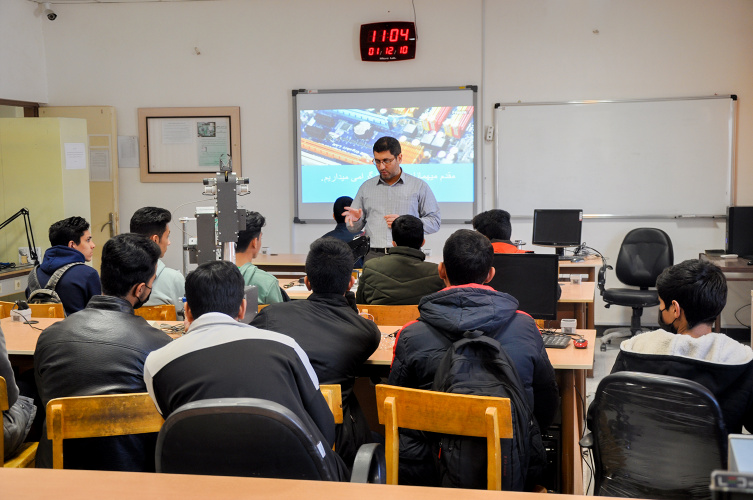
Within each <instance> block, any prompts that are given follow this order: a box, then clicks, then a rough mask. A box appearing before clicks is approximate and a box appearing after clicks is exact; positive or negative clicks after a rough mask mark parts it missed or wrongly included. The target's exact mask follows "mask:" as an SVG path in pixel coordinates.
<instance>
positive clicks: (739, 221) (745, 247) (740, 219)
mask: <svg viewBox="0 0 753 500" xmlns="http://www.w3.org/2000/svg"><path fill="white" fill-rule="evenodd" d="M725 250H726V252H727V253H736V254H737V255H739V256H740V257H743V258H751V259H753V207H728V208H727V246H726V249H725Z"/></svg>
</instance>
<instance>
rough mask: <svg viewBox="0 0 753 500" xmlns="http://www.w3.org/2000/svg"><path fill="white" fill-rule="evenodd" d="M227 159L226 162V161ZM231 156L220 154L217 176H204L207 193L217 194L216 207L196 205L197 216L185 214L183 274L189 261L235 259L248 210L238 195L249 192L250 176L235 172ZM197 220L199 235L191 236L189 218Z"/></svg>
mask: <svg viewBox="0 0 753 500" xmlns="http://www.w3.org/2000/svg"><path fill="white" fill-rule="evenodd" d="M224 159H226V160H227V161H223V160H224ZM232 170H233V167H232V159H231V158H230V157H229V156H227V155H222V156H221V157H220V171H219V172H217V174H216V175H215V177H214V178H206V179H204V192H203V193H202V194H204V195H205V196H214V198H215V206H214V207H197V208H196V218H195V219H193V218H190V217H183V218H181V219H180V222H181V224H183V274H184V275H185V274H187V273H188V264H189V263H191V264H204V263H205V262H211V261H214V260H227V261H229V262H235V243H236V242H237V241H238V232H239V231H242V230H244V229H246V210H245V209H243V208H238V196H245V195H247V194H249V189H248V188H249V185H248V178H247V177H238V176H236V174H235V173H233V171H232ZM191 220H195V221H196V238H189V237H188V232H187V231H186V224H187V223H188V221H191Z"/></svg>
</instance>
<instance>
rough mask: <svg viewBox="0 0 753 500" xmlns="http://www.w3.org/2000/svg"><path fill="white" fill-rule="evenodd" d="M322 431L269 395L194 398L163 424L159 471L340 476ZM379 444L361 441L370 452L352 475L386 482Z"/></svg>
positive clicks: (328, 478) (354, 478)
mask: <svg viewBox="0 0 753 500" xmlns="http://www.w3.org/2000/svg"><path fill="white" fill-rule="evenodd" d="M318 436H319V434H318V432H312V430H311V429H310V428H309V426H308V425H307V424H306V423H304V422H303V420H301V419H300V418H299V417H298V416H297V415H296V414H294V413H293V412H291V411H290V410H288V409H287V408H285V407H284V406H282V405H280V404H278V403H275V402H272V401H268V400H265V399H256V398H221V399H207V400H202V401H194V402H191V403H188V404H185V405H183V406H181V407H180V408H178V409H177V410H176V411H174V412H173V413H172V414H171V415H170V416H169V417H168V418H167V420H166V421H165V425H164V426H163V427H162V429H161V430H160V433H159V437H158V438H157V451H156V455H155V461H156V466H157V472H164V473H175V474H210V475H219V476H245V477H266V478H278V479H306V480H322V481H338V480H339V479H340V474H339V473H338V464H337V461H338V460H339V459H338V458H337V457H336V456H335V454H334V452H333V451H332V450H331V449H330V448H329V447H328V446H326V445H325V444H324V443H323V442H322V440H321V439H320V438H319V437H318ZM380 446H381V445H364V446H362V447H361V450H359V454H361V453H362V452H363V453H364V454H367V455H369V458H368V459H363V457H357V458H356V464H354V470H353V473H352V479H351V480H352V481H357V480H358V479H359V478H370V479H371V481H369V482H384V481H383V477H384V475H385V474H384V465H383V464H384V453H383V451H382V452H381V460H380V459H379V456H380V452H379V448H380ZM365 447H366V448H365ZM372 457H373V458H374V460H373V461H372ZM359 458H361V461H359ZM359 467H361V468H365V471H363V470H356V469H359ZM369 471H371V473H372V474H371V475H370V474H369Z"/></svg>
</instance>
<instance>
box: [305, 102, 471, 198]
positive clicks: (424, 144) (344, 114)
mask: <svg viewBox="0 0 753 500" xmlns="http://www.w3.org/2000/svg"><path fill="white" fill-rule="evenodd" d="M473 112H474V108H473V106H436V107H411V108H383V109H316V110H299V113H300V116H299V119H300V122H299V123H300V137H301V157H300V162H301V163H300V164H301V174H302V175H301V195H302V198H303V199H302V201H303V202H304V203H327V202H330V203H331V201H332V200H333V199H335V198H337V197H338V196H343V195H349V196H354V195H355V193H356V191H357V190H358V187H359V186H360V185H361V183H362V182H363V181H364V180H366V179H368V178H371V177H374V176H375V175H377V171H376V167H374V165H373V164H372V163H371V160H372V158H373V153H372V146H373V145H374V142H375V141H376V140H377V139H378V138H379V137H382V136H385V135H389V136H392V137H395V138H397V139H398V140H399V141H400V144H401V147H402V152H403V162H402V167H403V170H405V171H406V172H408V173H410V174H412V175H416V176H418V177H420V178H422V179H423V180H425V181H426V182H427V183H428V184H429V186H430V187H431V188H432V191H433V192H434V194H435V196H436V197H437V200H438V201H440V202H470V201H473V164H474V120H473Z"/></svg>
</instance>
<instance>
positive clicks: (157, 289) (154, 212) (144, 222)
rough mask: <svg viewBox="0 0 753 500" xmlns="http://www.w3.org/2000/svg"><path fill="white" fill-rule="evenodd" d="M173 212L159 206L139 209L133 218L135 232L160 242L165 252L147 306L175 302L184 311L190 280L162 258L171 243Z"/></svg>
mask: <svg viewBox="0 0 753 500" xmlns="http://www.w3.org/2000/svg"><path fill="white" fill-rule="evenodd" d="M171 220H172V215H171V214H170V211H169V210H165V209H164V208H157V207H144V208H139V209H138V210H136V212H134V213H133V216H132V217H131V232H132V233H136V234H141V235H144V236H146V237H147V238H149V239H150V240H152V241H153V242H155V243H156V244H157V245H159V248H160V250H161V251H162V255H160V260H159V261H158V262H157V277H156V278H155V280H154V285H153V286H152V294H151V295H150V296H149V301H148V302H147V303H146V304H144V305H146V306H156V305H160V304H172V305H174V306H175V311H176V312H177V313H178V314H179V315H182V314H183V295H185V293H186V290H185V285H186V279H185V278H184V277H183V275H182V274H181V273H180V271H176V270H175V269H170V268H169V267H166V266H165V263H164V262H162V257H164V256H165V252H167V247H168V246H170V221H171Z"/></svg>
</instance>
